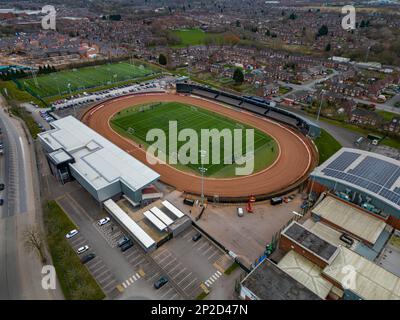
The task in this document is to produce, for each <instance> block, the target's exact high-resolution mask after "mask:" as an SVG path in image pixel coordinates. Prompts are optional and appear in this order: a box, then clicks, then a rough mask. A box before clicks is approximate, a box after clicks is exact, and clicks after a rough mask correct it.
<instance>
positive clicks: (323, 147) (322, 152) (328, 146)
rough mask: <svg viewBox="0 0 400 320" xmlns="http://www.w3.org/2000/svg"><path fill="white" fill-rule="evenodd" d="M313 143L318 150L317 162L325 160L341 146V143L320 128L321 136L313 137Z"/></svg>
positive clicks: (320, 162)
mask: <svg viewBox="0 0 400 320" xmlns="http://www.w3.org/2000/svg"><path fill="white" fill-rule="evenodd" d="M315 144H316V145H317V148H318V152H319V164H322V163H323V162H325V161H326V160H327V159H329V158H330V157H331V156H332V155H333V154H334V153H336V152H337V151H338V150H339V149H340V148H341V147H342V146H341V144H340V143H339V142H338V141H337V140H336V139H335V138H334V137H332V136H331V135H330V134H329V133H328V132H326V131H325V130H324V129H321V136H320V137H319V138H317V139H315Z"/></svg>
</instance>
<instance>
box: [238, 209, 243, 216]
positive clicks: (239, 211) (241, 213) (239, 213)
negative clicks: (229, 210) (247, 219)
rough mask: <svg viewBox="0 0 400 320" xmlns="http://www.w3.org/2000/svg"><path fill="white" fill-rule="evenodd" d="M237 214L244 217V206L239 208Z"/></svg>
mask: <svg viewBox="0 0 400 320" xmlns="http://www.w3.org/2000/svg"><path fill="white" fill-rule="evenodd" d="M237 215H238V216H239V217H243V216H244V211H243V208H237Z"/></svg>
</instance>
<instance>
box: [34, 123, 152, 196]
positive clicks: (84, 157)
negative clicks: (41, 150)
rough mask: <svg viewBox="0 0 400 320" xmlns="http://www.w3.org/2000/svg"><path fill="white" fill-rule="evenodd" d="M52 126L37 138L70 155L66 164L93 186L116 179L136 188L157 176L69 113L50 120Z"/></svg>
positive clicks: (105, 183)
mask: <svg viewBox="0 0 400 320" xmlns="http://www.w3.org/2000/svg"><path fill="white" fill-rule="evenodd" d="M52 126H53V127H54V128H55V129H53V130H50V131H46V132H43V133H40V134H39V135H38V136H39V139H40V140H41V141H42V142H43V143H45V144H46V145H47V147H48V148H50V149H52V150H53V151H55V150H58V149H63V150H65V151H67V152H68V153H69V154H70V155H72V156H73V157H74V159H75V163H73V164H70V166H72V167H73V168H74V169H75V170H76V171H77V172H78V173H79V174H80V175H81V176H82V177H83V178H84V179H85V180H86V181H87V182H88V183H90V185H91V186H92V187H93V188H94V189H95V190H99V189H102V188H104V187H106V186H108V185H110V184H112V183H114V182H116V181H118V180H120V181H121V182H123V183H124V184H125V185H127V186H128V187H129V188H131V189H132V190H134V191H136V190H139V189H141V188H143V187H145V186H146V185H148V184H150V183H152V182H154V181H155V180H157V179H158V178H159V177H160V175H159V174H158V173H157V172H155V171H154V170H152V169H150V168H149V167H148V166H146V165H145V164H143V163H142V162H140V161H139V160H137V159H135V158H134V157H132V156H131V155H130V154H128V153H126V152H125V151H124V150H122V149H120V148H119V147H117V146H116V145H114V144H113V143H111V142H110V141H108V140H107V139H105V138H103V137H102V136H101V135H100V134H98V133H97V132H95V131H94V130H92V129H91V128H89V127H88V126H86V125H85V124H83V123H82V122H80V121H79V120H77V119H76V118H74V117H72V116H68V117H65V118H62V119H60V120H56V121H54V122H52Z"/></svg>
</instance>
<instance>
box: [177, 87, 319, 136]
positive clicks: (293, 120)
mask: <svg viewBox="0 0 400 320" xmlns="http://www.w3.org/2000/svg"><path fill="white" fill-rule="evenodd" d="M176 90H177V92H178V93H183V94H193V95H196V96H199V97H203V98H206V99H212V100H215V101H219V102H222V103H225V104H229V105H231V106H234V107H237V108H241V109H244V110H247V111H250V112H252V113H255V114H257V115H261V116H264V117H269V118H271V119H274V120H276V121H278V122H282V123H285V124H288V125H290V126H292V127H295V128H296V129H298V130H300V131H301V132H303V133H304V134H306V135H308V136H310V137H312V138H316V137H319V135H320V134H321V128H320V127H319V126H318V125H317V124H315V123H314V122H312V121H310V120H309V119H307V118H304V117H302V116H300V115H298V114H295V113H293V112H290V111H287V110H284V109H282V108H279V107H277V106H276V103H275V102H274V101H268V100H265V99H263V98H259V97H253V96H239V95H236V94H232V93H228V92H224V91H219V90H216V89H212V88H209V87H203V86H200V85H195V84H189V83H184V82H182V83H177V84H176Z"/></svg>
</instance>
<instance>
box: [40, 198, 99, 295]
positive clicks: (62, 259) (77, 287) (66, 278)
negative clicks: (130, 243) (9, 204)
mask: <svg viewBox="0 0 400 320" xmlns="http://www.w3.org/2000/svg"><path fill="white" fill-rule="evenodd" d="M44 222H45V228H46V240H47V244H48V246H49V250H50V254H51V257H52V260H53V263H54V267H55V269H56V272H57V277H58V280H59V282H60V284H61V289H62V291H63V293H64V297H65V299H67V300H101V299H104V297H105V295H104V293H103V291H102V290H101V288H100V287H99V285H98V284H97V282H96V281H95V280H94V278H93V277H92V276H91V274H90V273H89V271H88V270H87V269H86V267H85V266H84V265H82V263H81V262H80V259H79V258H78V256H77V255H76V253H75V252H74V250H73V249H72V248H71V246H70V245H69V243H68V242H67V240H66V239H65V234H67V233H68V232H69V231H71V230H72V229H76V226H75V224H74V223H73V222H72V221H71V220H70V219H69V218H68V216H67V215H66V214H65V212H64V211H63V210H62V209H61V207H60V206H59V205H58V204H57V203H56V202H55V201H49V202H48V203H47V204H46V205H45V207H44Z"/></svg>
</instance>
